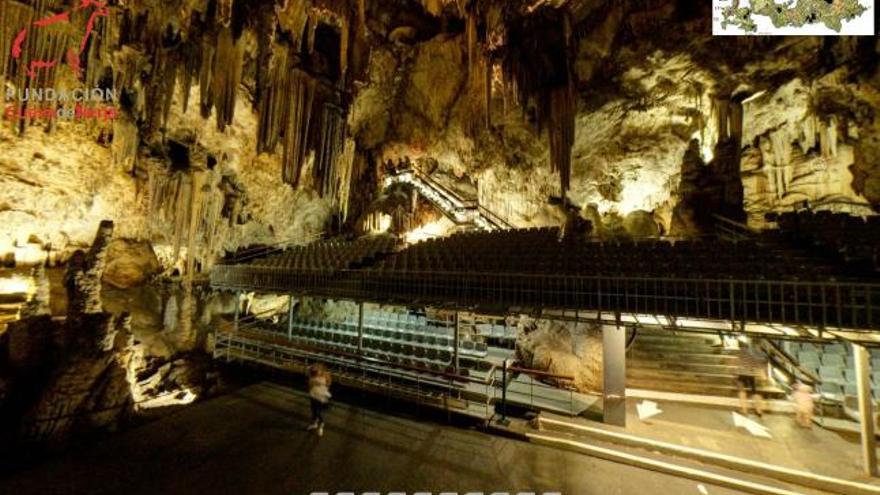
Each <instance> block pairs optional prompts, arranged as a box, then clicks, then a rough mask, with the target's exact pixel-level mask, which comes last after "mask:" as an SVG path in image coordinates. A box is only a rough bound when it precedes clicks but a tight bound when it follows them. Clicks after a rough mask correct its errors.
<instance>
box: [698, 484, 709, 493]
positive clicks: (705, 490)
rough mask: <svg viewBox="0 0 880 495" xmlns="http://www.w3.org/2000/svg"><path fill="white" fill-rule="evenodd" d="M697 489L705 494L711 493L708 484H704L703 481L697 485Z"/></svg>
mask: <svg viewBox="0 0 880 495" xmlns="http://www.w3.org/2000/svg"><path fill="white" fill-rule="evenodd" d="M697 490H699V491H700V493H702V494H703V495H709V490H707V489H706V486H705V485H703V484H702V483H700V484H698V485H697Z"/></svg>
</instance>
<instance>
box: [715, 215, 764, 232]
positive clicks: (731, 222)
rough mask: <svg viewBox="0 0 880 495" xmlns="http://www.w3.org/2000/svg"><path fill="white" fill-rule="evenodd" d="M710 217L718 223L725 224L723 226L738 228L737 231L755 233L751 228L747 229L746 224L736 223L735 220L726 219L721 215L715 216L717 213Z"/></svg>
mask: <svg viewBox="0 0 880 495" xmlns="http://www.w3.org/2000/svg"><path fill="white" fill-rule="evenodd" d="M712 217H713V218H715V220H718V221H719V222H721V223H725V224H728V225H731V226H734V227H737V228H739V229H742V230H745V231H748V232H750V233H755V231H754V230H753V229H752V228H751V227H749V226H748V225H746V224H744V223H742V222H737V221H736V220H731V219H730V218H727V217H725V216H723V215H719V214H717V213H713V214H712Z"/></svg>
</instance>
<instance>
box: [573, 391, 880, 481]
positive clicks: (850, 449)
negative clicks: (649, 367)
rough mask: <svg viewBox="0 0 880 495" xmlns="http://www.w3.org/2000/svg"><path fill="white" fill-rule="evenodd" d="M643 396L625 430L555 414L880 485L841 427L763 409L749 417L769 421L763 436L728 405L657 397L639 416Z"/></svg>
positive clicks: (852, 438) (632, 407)
mask: <svg viewBox="0 0 880 495" xmlns="http://www.w3.org/2000/svg"><path fill="white" fill-rule="evenodd" d="M639 402H641V401H640V400H629V401H628V404H627V426H626V428H625V429H624V430H620V429H618V428H616V427H613V426H609V425H603V424H601V423H596V422H587V421H585V420H581V419H574V420H572V419H571V418H568V417H559V416H556V418H557V419H560V420H564V421H576V422H578V421H584V422H585V424H589V425H590V426H593V427H602V428H607V429H610V430H613V431H626V432H627V433H631V434H634V435H638V436H641V437H646V438H650V439H654V440H661V441H664V442H669V443H674V444H678V445H685V446H688V447H694V448H699V449H704V450H709V451H712V452H719V453H722V454H728V455H733V456H737V457H743V458H747V459H751V460H755V461H765V462H767V463H770V464H775V465H778V466H785V467H790V468H794V469H799V470H803V471H809V472H812V473H816V474H823V475H828V476H834V477H838V478H843V479H848V480H853V481H859V482H863V483H872V484H877V485H880V481H878V480H877V479H871V478H869V477H867V476H866V475H865V474H864V473H863V470H862V463H861V462H862V460H861V450H860V444H859V438H858V436H856V435H852V434H842V433H837V432H834V431H831V430H826V429H823V428H820V427H819V426H818V425H814V426H813V428H812V429H811V430H808V429H804V428H800V427H799V426H797V424H795V421H794V417H793V416H790V415H785V414H765V415H764V416H763V417H762V418H760V419H759V418H758V417H756V416H755V415H754V414H753V415H751V416H749V419H751V420H753V421H756V422H758V423H759V424H761V425H762V426H764V427H766V428H767V431H768V433H769V434H770V436H771V437H772V438H769V439H768V438H761V437H758V436H755V435H752V434H751V433H749V432H748V431H747V430H746V429H745V428H741V427H740V428H737V427H735V426H734V424H733V416H732V414H731V411H730V410H724V409H718V408H711V407H701V406H697V405H691V404H680V403H673V402H663V401H655V402H656V403H657V404H658V405H659V408H660V409H661V410H662V411H663V412H662V413H661V414H659V415H657V416H654V417H652V418H649V419H647V420H645V421H641V420H639V416H638V412H637V409H636V407H637V404H638V403H639Z"/></svg>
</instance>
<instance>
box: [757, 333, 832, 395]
mask: <svg viewBox="0 0 880 495" xmlns="http://www.w3.org/2000/svg"><path fill="white" fill-rule="evenodd" d="M759 346H760V348H761V350H763V351H764V353H765V354H767V356H768V357H769V358H770V364H771V365H772V366H773V367H774V368H775V369H777V370H779V371H780V372H781V373H782V374H784V375H785V376H786V377H787V378H788V379H789V382H791V383H793V382H796V381H800V382H803V383H806V384H807V385H810V386H813V387H816V386H818V385H821V384H822V380H821V379H820V378H819V377H818V376H816V374H815V373H813V372H812V371H810V370H807V369H805V368H804V367H803V366H801V364H800V363H799V362H798V360H797V359H795V358H794V357H793V356H791V355H790V354H789V353H787V352H786V351H785V349H783V348H782V347H781V346H779V345H778V344H776V343H775V342H773V341H772V340H769V339H760V340H759ZM789 388H790V387H789Z"/></svg>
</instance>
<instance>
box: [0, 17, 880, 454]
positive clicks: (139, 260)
mask: <svg viewBox="0 0 880 495" xmlns="http://www.w3.org/2000/svg"><path fill="white" fill-rule="evenodd" d="M711 3H712V2H702V1H700V2H697V1H685V0H626V1H624V0H285V1H280V0H276V1H270V0H182V1H163V0H134V1H121V0H105V1H104V2H89V1H87V2H81V1H80V0H77V1H72V0H69V1H68V0H0V89H2V90H3V93H4V94H5V100H4V114H3V120H2V123H0V264H2V269H0V419H2V421H0V445H16V446H17V447H16V451H15V454H13V457H16V460H22V459H32V458H37V459H38V458H40V457H41V456H43V455H44V454H45V453H47V452H53V451H55V450H60V449H63V448H65V447H66V446H69V445H70V444H71V443H72V442H73V441H76V440H78V439H80V438H84V437H87V438H91V437H92V436H94V435H96V434H103V433H106V432H112V431H116V430H119V429H124V428H128V427H130V426H132V425H138V424H141V423H143V422H145V421H149V420H152V419H154V418H156V417H158V416H162V415H164V414H166V413H167V412H168V411H173V410H177V409H180V408H184V407H187V406H188V405H189V404H191V403H195V402H198V401H202V400H205V399H207V398H210V397H214V396H217V395H219V394H223V393H225V392H228V391H229V390H231V389H233V388H235V387H237V386H238V385H239V384H240V381H242V380H244V378H241V377H240V376H234V375H233V376H230V374H229V373H227V371H226V369H225V368H224V367H223V366H221V365H220V364H218V363H217V362H216V361H215V360H214V359H212V354H213V353H214V345H215V341H216V336H215V330H216V329H217V328H220V327H224V326H226V327H229V326H230V325H231V324H232V323H231V322H232V321H233V319H234V320H235V324H237V323H238V318H239V316H242V317H244V315H250V316H252V317H257V316H258V315H265V314H272V315H275V316H273V317H275V318H281V321H283V322H286V321H287V318H289V316H288V314H289V315H294V314H296V317H298V318H306V319H308V318H314V319H316V320H317V319H325V320H326V321H330V322H337V323H339V322H345V321H348V320H347V318H348V315H351V314H356V313H357V306H356V304H355V303H353V302H350V301H344V300H341V299H344V298H338V299H337V298H326V297H308V296H305V295H304V296H302V297H300V296H299V295H298V296H296V297H295V298H294V297H290V298H288V296H287V295H285V294H281V293H280V292H282V291H279V294H277V295H275V294H267V293H261V292H260V291H252V292H248V291H245V292H241V291H237V292H233V291H229V290H218V289H217V288H216V287H212V284H211V278H210V277H211V273H212V270H213V269H215V268H216V267H218V266H220V265H225V264H233V263H239V262H243V261H247V260H252V259H254V258H258V257H260V256H262V255H265V254H266V253H272V252H275V250H279V249H288V250H290V249H294V247H295V246H304V245H311V244H313V243H316V242H318V243H320V242H325V243H329V242H358V241H356V240H360V241H363V239H367V241H363V242H384V241H381V240H383V239H384V240H387V242H388V244H387V246H386V245H385V244H383V245H382V246H386V247H387V249H386V247H381V246H380V247H376V248H375V251H371V252H370V255H368V256H367V255H365V256H363V257H362V258H356V257H354V258H351V260H353V261H350V262H348V264H346V265H345V268H346V269H361V268H365V269H367V268H371V267H382V266H389V264H390V265H391V266H392V267H393V266H397V267H398V268H399V266H400V265H399V262H398V265H394V264H393V260H391V261H389V260H384V261H383V259H384V258H386V257H389V256H390V257H391V258H393V256H391V255H392V254H393V253H395V252H400V251H403V250H406V249H416V248H417V247H418V246H419V243H425V242H428V243H430V242H437V241H438V240H441V239H445V238H447V237H449V236H453V237H452V238H455V237H454V236H466V235H469V234H470V233H473V232H475V231H476V232H481V231H488V232H493V231H496V230H516V229H533V230H532V232H544V231H538V230H535V229H538V228H553V229H557V228H560V229H561V232H563V233H564V234H563V233H560V234H559V237H560V239H561V241H560V242H563V243H569V242H571V243H573V244H578V243H603V244H605V243H610V242H633V241H639V240H643V239H655V240H656V239H670V240H672V239H702V238H705V237H707V236H713V235H715V234H716V233H717V231H716V229H717V227H718V224H719V217H723V218H724V219H725V220H724V221H726V222H732V223H731V224H736V225H737V228H738V229H745V230H748V231H751V232H760V231H762V230H764V229H767V230H770V231H773V230H777V229H779V228H781V225H780V224H781V223H782V221H781V220H780V219H781V218H782V217H783V215H784V214H786V213H788V212H793V211H796V210H804V209H807V208H808V209H809V210H810V211H812V212H823V211H825V212H829V213H828V214H834V215H846V216H849V217H858V218H860V219H864V221H865V222H868V220H867V219H869V218H870V217H874V216H875V215H876V213H877V212H878V211H880V210H878V208H880V114H878V108H880V72H878V63H877V61H878V55H880V41H878V39H877V38H875V37H833V36H832V37H818V36H816V37H812V36H799V37H770V36H768V37H760V36H759V37H753V36H748V37H713V36H712V34H711V30H712V29H711V28H712V26H711V18H712V5H711ZM60 13H69V14H68V16H69V17H68V18H65V22H58V23H52V24H49V25H46V26H38V25H37V24H34V23H35V22H39V21H40V20H41V19H47V18H51V17H52V16H54V15H58V14H60ZM93 14H94V15H93ZM23 26H31V27H30V28H29V29H25V30H24V31H22V27H23ZM19 33H26V37H25V36H24V35H21V34H19ZM84 33H88V36H85V37H84V36H83V34H84ZM22 40H23V41H22ZM16 48H20V49H21V50H23V55H22V56H18V57H17V56H15V55H14V54H15V53H16ZM27 57H30V60H52V61H56V62H57V63H56V64H55V65H54V66H52V67H48V68H37V69H34V67H33V64H28V63H26V60H27ZM78 90H79V91H83V90H87V91H89V92H90V93H89V96H90V97H92V98H93V99H94V100H100V101H91V102H88V101H81V100H88V99H89V98H84V97H83V96H84V95H85V93H82V92H80V93H77V92H76V91H78ZM62 94H65V95H78V96H75V97H71V98H70V99H64V98H59V95H62ZM86 107H88V108H90V109H91V110H88V111H90V112H92V113H88V111H87V110H86V109H85V108H86ZM59 109H61V110H64V109H67V110H69V111H70V112H73V113H72V114H73V115H76V116H78V117H77V118H61V117H60V115H61V114H62V113H63V112H62V113H59ZM41 112H42V113H41ZM102 112H103V113H102ZM47 115H49V116H50V117H51V118H46V116H47ZM817 214H818V213H817ZM860 221H861V220H860ZM874 225H876V223H875V224H874ZM548 232H549V231H548ZM553 232H557V231H556V230H553ZM581 234H583V235H581ZM524 235H525V234H524ZM552 235H553V236H555V235H556V234H552ZM563 237H564V238H563ZM375 239H379V240H380V241H375ZM331 240H332V241H331ZM804 242H807V241H804ZM872 242H875V241H872ZM573 244H572V247H571V249H572V250H575V249H579V248H577V247H575V246H574V245H573ZM377 245H378V244H377ZM392 246H393V247H392ZM566 246H567V245H566ZM801 247H806V246H801ZM838 247H839V246H838ZM869 247H871V246H869ZM370 249H372V248H370ZM835 249H836V248H835ZM316 252H317V253H318V254H315V256H316V257H318V258H320V256H321V254H320V252H319V250H318V251H316ZM859 253H861V251H860V252H859ZM833 254H834V255H835V256H836V255H837V254H839V253H837V252H836V251H835V253H833ZM877 254H878V250H877V249H876V244H874V245H873V251H870V252H869V253H868V254H867V255H864V254H863V253H862V254H857V255H854V254H853V251H851V250H850V251H847V252H845V253H843V254H841V256H842V257H843V258H846V259H849V258H852V257H856V258H858V261H859V262H860V263H867V264H862V265H859V268H853V269H852V270H855V272H858V271H859V270H862V272H861V273H864V274H865V277H869V276H870V277H874V276H876V270H877V267H878V264H877V263H878V258H877ZM414 256H417V255H414ZM429 258H430V256H429ZM843 258H841V259H843ZM416 259H420V258H416ZM410 262H412V261H410ZM382 263H385V265H382ZM524 263H526V262H524ZM855 272H853V271H849V272H847V273H855ZM768 277H769V275H768ZM413 305H417V304H416V303H413ZM413 305H411V307H412V306H413ZM435 312H436V314H435ZM239 313H241V315H240V314H239ZM440 313H442V311H441V310H439V309H437V310H435V309H425V310H422V311H421V312H420V313H419V314H420V315H424V317H425V318H427V319H428V320H430V319H431V318H441V316H442V315H440ZM474 313H479V311H475V312H474ZM515 313H516V311H514V310H511V311H509V312H508V314H506V315H504V318H506V319H502V320H495V322H496V324H498V322H499V321H500V322H501V323H503V326H504V327H510V328H515V329H516V330H515V331H514V336H513V337H512V342H510V345H509V350H510V351H511V352H512V353H513V356H514V359H516V360H517V362H518V363H519V364H520V365H521V366H523V367H525V368H534V369H538V370H542V371H545V372H548V373H552V374H556V375H560V376H561V375H568V376H571V379H570V381H571V384H569V385H571V386H572V387H573V389H574V390H576V391H578V392H580V393H585V394H590V393H601V390H602V386H603V385H602V376H601V369H602V359H601V347H602V342H601V335H600V333H599V332H598V330H597V329H596V328H594V327H591V326H590V325H586V326H585V325H583V324H578V323H570V322H565V321H552V322H551V321H548V320H544V319H542V317H541V314H540V313H537V314H536V313H535V312H534V311H528V310H523V311H522V312H521V314H515ZM467 317H472V318H473V319H472V321H471V324H472V326H471V327H469V328H472V329H473V330H472V331H473V332H474V334H473V335H474V338H473V340H474V342H477V343H478V344H479V343H481V342H482V341H481V337H479V335H480V333H479V332H480V331H481V330H480V328H482V327H480V325H482V324H485V322H484V321H483V320H480V318H478V317H477V316H475V315H469V316H465V318H467ZM401 320H402V319H401ZM412 321H416V320H412ZM419 321H420V320H419ZM456 321H457V320H456ZM476 348H477V349H478V348H479V347H476ZM456 356H457V354H456ZM456 359H457V358H456ZM456 366H457V365H456ZM456 371H457V368H456ZM722 395H723V394H722ZM4 450H5V451H4ZM22 452H24V453H26V454H25V455H21V453H22ZM9 453H11V451H10V450H6V449H2V448H0V457H4V458H5V457H6V456H5V455H4V454H9ZM6 460H11V459H6Z"/></svg>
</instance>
